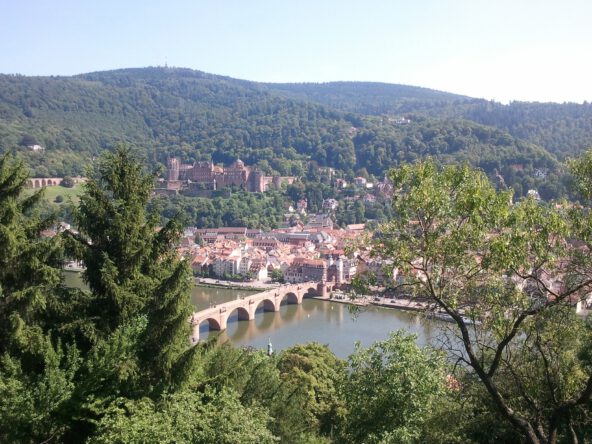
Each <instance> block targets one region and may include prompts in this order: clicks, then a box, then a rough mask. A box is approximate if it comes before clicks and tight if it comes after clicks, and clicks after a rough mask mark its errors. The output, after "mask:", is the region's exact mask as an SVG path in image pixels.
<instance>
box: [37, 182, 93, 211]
mask: <svg viewBox="0 0 592 444" xmlns="http://www.w3.org/2000/svg"><path fill="white" fill-rule="evenodd" d="M44 190H45V193H44V194H43V198H44V200H46V201H47V202H49V203H50V204H54V205H58V206H60V205H64V204H67V203H69V202H70V201H72V202H73V203H78V200H79V199H80V195H81V194H82V191H83V188H82V184H76V185H74V186H73V187H72V188H66V187H62V186H60V185H55V186H48V187H45V188H44ZM35 191H37V190H33V189H28V190H27V192H28V193H29V194H33V193H34V192H35ZM57 196H62V197H63V198H64V200H63V201H62V202H60V203H58V202H56V201H55V199H56V197H57Z"/></svg>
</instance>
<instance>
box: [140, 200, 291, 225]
mask: <svg viewBox="0 0 592 444" xmlns="http://www.w3.org/2000/svg"><path fill="white" fill-rule="evenodd" d="M151 207H152V208H154V209H155V210H157V211H158V212H159V213H160V214H161V215H162V216H163V217H164V218H165V220H168V219H169V218H173V217H175V216H176V215H178V214H181V215H183V221H184V223H185V224H187V225H190V226H195V227H198V228H216V227H237V226H238V227H249V228H262V229H271V228H277V227H279V226H280V225H281V222H282V220H283V215H284V213H285V209H284V207H285V199H284V197H282V195H281V193H279V192H269V193H247V192H245V191H242V192H236V193H232V194H231V196H230V197H228V198H224V197H214V198H212V199H207V198H200V197H186V196H175V197H170V198H169V197H167V198H158V199H154V201H153V202H152V204H151Z"/></svg>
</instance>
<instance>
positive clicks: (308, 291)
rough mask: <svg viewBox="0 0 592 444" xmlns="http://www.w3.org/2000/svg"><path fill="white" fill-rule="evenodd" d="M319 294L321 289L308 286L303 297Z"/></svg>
mask: <svg viewBox="0 0 592 444" xmlns="http://www.w3.org/2000/svg"><path fill="white" fill-rule="evenodd" d="M318 294H319V290H318V288H316V287H308V288H306V291H305V292H304V294H303V295H302V298H303V299H305V298H311V297H313V296H318Z"/></svg>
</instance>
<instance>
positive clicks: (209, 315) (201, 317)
mask: <svg viewBox="0 0 592 444" xmlns="http://www.w3.org/2000/svg"><path fill="white" fill-rule="evenodd" d="M332 288H333V284H332V283H326V282H325V283H316V282H303V283H300V284H285V285H282V286H279V287H276V288H272V289H271V290H266V291H264V292H261V293H257V294H254V295H251V296H246V297H244V298H241V299H236V300H234V301H230V302H225V303H223V304H218V305H215V306H214V307H211V308H207V309H205V310H201V311H198V312H195V313H193V315H192V316H191V319H190V322H191V326H192V331H193V333H192V335H191V341H192V342H193V343H196V342H198V341H199V326H200V324H202V323H203V322H205V321H207V322H208V325H209V328H210V330H226V324H227V323H228V318H229V317H230V315H231V314H233V313H234V311H235V310H236V312H237V314H238V319H239V320H240V321H251V320H253V319H255V312H256V311H257V308H259V306H260V305H261V304H263V311H279V310H280V306H281V303H282V301H283V300H284V299H285V300H287V303H288V304H301V303H302V300H303V299H304V295H305V294H307V293H309V294H311V293H312V294H314V295H315V296H322V297H324V296H326V295H327V294H328V292H330V291H331V289H332Z"/></svg>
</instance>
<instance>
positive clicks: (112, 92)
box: [0, 68, 563, 197]
mask: <svg viewBox="0 0 592 444" xmlns="http://www.w3.org/2000/svg"><path fill="white" fill-rule="evenodd" d="M345 85H349V83H345ZM379 86H380V87H378V86H376V88H375V93H373V94H370V92H368V95H369V97H374V99H372V100H376V101H377V102H378V101H379V100H381V99H380V97H382V96H383V95H384V94H386V93H387V92H389V94H390V93H393V94H394V92H395V91H398V94H399V97H400V98H401V99H402V100H403V99H404V100H403V102H402V103H408V104H409V103H415V104H416V107H415V108H413V109H414V110H415V111H416V112H415V113H414V114H413V115H412V116H411V118H410V119H408V120H401V119H397V118H393V117H392V116H391V115H389V114H388V113H387V114H385V115H380V116H378V115H368V114H364V113H362V112H359V113H355V112H351V111H345V110H343V109H342V107H338V108H337V109H336V108H334V107H331V106H329V105H328V104H318V103H313V102H312V101H311V100H308V99H304V98H302V99H300V98H298V97H296V96H294V95H292V96H290V97H287V96H286V94H285V92H284V93H282V92H281V91H280V90H279V89H278V88H277V87H271V86H270V85H266V84H261V83H256V82H249V81H244V80H236V79H232V78H228V77H222V76H215V75H211V74H206V73H203V72H199V71H193V70H189V69H178V68H140V69H122V70H116V71H106V72H98V73H90V74H84V75H80V76H74V77H24V76H13V75H0V149H1V150H2V151H7V150H12V149H17V150H19V151H21V152H22V153H24V155H25V156H26V157H27V160H28V162H29V164H30V165H31V167H32V168H33V169H34V174H35V175H40V176H41V175H48V176H57V175H64V174H77V173H82V172H83V168H84V165H85V164H87V163H88V161H89V160H90V159H92V158H93V157H94V156H96V155H97V154H98V153H100V152H101V151H103V150H104V149H106V148H109V147H112V146H113V145H114V144H115V143H116V142H117V141H126V142H128V143H132V144H134V145H136V146H138V147H139V148H141V149H142V150H143V152H144V153H145V155H146V157H147V159H148V161H149V162H151V163H157V162H164V161H165V160H166V157H167V156H169V155H175V156H179V157H181V158H182V160H183V161H192V160H197V159H213V160H214V161H215V162H224V163H228V162H231V161H233V160H235V159H236V158H237V157H240V158H241V159H242V160H244V161H245V162H246V163H247V164H258V165H259V166H260V167H261V168H263V169H264V170H266V171H268V172H277V173H280V174H288V175H301V174H303V173H304V172H305V171H306V168H307V165H308V162H309V161H310V160H314V161H316V162H317V164H318V165H320V166H330V167H334V168H336V169H338V170H341V171H343V172H344V174H346V175H350V176H352V175H354V174H364V173H365V172H366V171H367V172H368V173H370V174H374V175H376V176H381V175H382V174H384V172H385V170H386V169H388V168H390V167H392V166H394V165H397V164H398V163H399V162H401V161H410V160H414V159H417V158H420V157H424V156H427V155H431V156H433V157H435V158H437V159H439V160H441V161H445V162H462V161H467V162H470V163H472V164H474V165H476V166H479V167H481V168H483V169H484V170H485V171H486V172H487V173H488V174H489V175H490V177H491V178H493V179H495V180H499V181H500V182H505V183H506V184H507V185H509V186H515V187H516V189H517V191H518V194H519V195H520V194H522V193H523V192H525V191H526V190H527V189H529V188H535V187H536V188H542V189H543V194H544V195H545V196H546V197H555V196H557V195H560V194H561V193H562V192H563V191H562V188H563V185H562V181H561V180H559V179H560V176H561V172H560V170H559V168H558V163H557V161H556V160H555V156H553V155H552V154H550V153H549V152H547V151H546V150H545V149H543V148H541V147H540V146H537V145H536V144H533V143H528V142H524V141H521V140H518V139H517V138H515V137H512V136H511V135H510V134H508V133H507V132H505V131H501V130H499V129H495V128H492V127H490V126H484V125H481V124H478V123H475V122H470V121H468V120H467V119H468V118H469V117H470V116H468V115H466V114H463V113H459V112H458V111H455V110H456V109H465V108H463V107H465V106H466V104H468V103H471V100H472V99H467V98H464V97H461V96H455V95H452V94H447V93H441V92H437V91H431V90H427V89H422V88H414V87H405V86H397V85H390V86H385V85H379ZM381 91H382V92H381ZM385 91H386V92H385ZM360 95H363V94H362V93H360ZM348 100H349V99H348ZM420 103H421V104H423V105H421V106H423V107H424V108H426V109H427V110H432V111H433V110H434V109H437V108H439V109H441V110H442V112H441V113H436V112H424V113H421V112H417V110H418V109H419V105H418V104H420ZM430 104H431V105H430ZM340 108H341V109H340ZM467 109H468V108H467ZM33 144H40V145H42V146H44V147H45V148H46V149H45V151H43V152H41V153H32V152H31V151H30V150H29V149H27V148H26V145H33ZM549 175H551V176H553V175H556V177H553V179H554V183H553V185H552V187H551V188H549V187H547V188H549V189H545V186H546V185H544V184H545V183H548V182H549V180H548V178H549ZM502 178H503V181H502V180H501V179H502Z"/></svg>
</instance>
